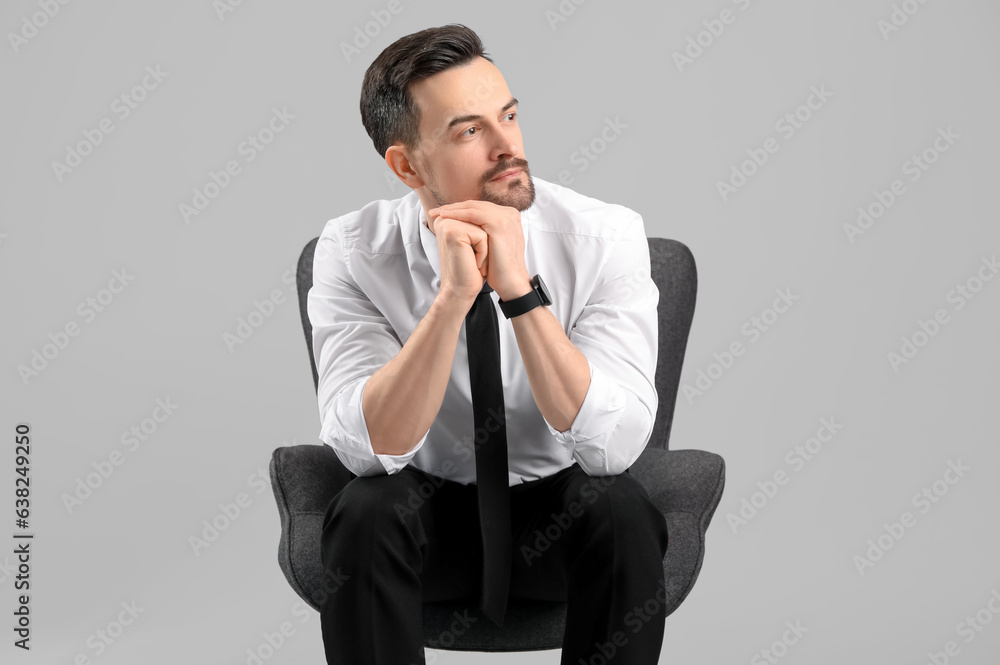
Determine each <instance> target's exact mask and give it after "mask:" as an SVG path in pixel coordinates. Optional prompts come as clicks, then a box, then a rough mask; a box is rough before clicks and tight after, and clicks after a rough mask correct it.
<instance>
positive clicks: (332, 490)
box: [269, 444, 354, 610]
mask: <svg viewBox="0 0 1000 665" xmlns="http://www.w3.org/2000/svg"><path fill="white" fill-rule="evenodd" d="M269 470H270V476H271V489H272V490H273V491H274V498H275V501H276V502H277V504H278V516H279V517H280V519H281V539H280V540H279V542H278V565H279V566H280V567H281V571H282V572H283V573H284V574H285V579H287V580H288V583H289V584H290V585H291V587H292V589H294V590H295V592H296V593H297V594H298V595H299V596H300V597H301V598H302V599H303V600H305V601H306V602H307V603H309V605H310V606H312V607H313V609H316V610H318V609H319V603H320V600H319V598H318V597H316V596H314V595H313V594H314V593H315V591H316V590H317V589H321V585H320V581H321V578H322V574H323V567H322V562H321V557H320V551H319V540H318V539H316V538H301V537H297V534H298V532H300V531H302V532H303V533H316V532H319V531H320V530H321V528H322V523H323V517H324V515H325V514H326V509H327V507H328V506H329V505H330V501H332V500H333V497H335V496H336V495H337V493H338V492H340V490H341V488H343V487H344V485H346V484H347V483H348V482H349V481H350V480H351V478H353V477H354V474H352V473H351V472H350V471H348V470H347V468H346V467H345V466H344V465H343V464H342V463H341V462H340V460H339V459H338V458H337V454H336V453H335V452H333V449H332V448H330V446H327V445H325V444H320V445H308V444H307V445H300V446H285V447H282V448H277V449H276V450H275V451H274V453H273V454H272V455H271V464H270V467H269Z"/></svg>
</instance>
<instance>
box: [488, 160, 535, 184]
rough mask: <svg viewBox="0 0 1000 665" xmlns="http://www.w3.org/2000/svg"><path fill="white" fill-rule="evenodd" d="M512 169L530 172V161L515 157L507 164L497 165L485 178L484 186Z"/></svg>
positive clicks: (506, 162)
mask: <svg viewBox="0 0 1000 665" xmlns="http://www.w3.org/2000/svg"><path fill="white" fill-rule="evenodd" d="M511 169H522V170H524V171H525V172H527V170H528V161H527V160H525V159H521V158H520V157H515V158H514V159H508V160H507V161H505V162H501V163H499V164H497V165H496V167H495V168H492V169H490V170H489V172H487V173H486V175H484V176H483V184H486V183H488V182H489V181H490V180H493V178H495V177H497V176H498V175H500V174H501V173H503V172H504V171H509V170H511Z"/></svg>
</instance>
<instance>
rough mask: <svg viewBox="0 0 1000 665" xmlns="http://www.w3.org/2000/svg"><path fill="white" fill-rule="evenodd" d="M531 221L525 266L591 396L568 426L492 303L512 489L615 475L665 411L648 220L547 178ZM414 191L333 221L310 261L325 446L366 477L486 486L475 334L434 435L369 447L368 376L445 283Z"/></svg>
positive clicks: (461, 349) (460, 356)
mask: <svg viewBox="0 0 1000 665" xmlns="http://www.w3.org/2000/svg"><path fill="white" fill-rule="evenodd" d="M532 180H533V182H534V185H535V202H534V203H533V204H532V206H531V207H530V208H528V209H527V210H525V211H524V212H522V213H521V227H522V230H523V232H524V244H525V253H524V262H525V266H526V267H527V269H528V274H530V275H535V274H541V276H542V279H543V280H545V284H546V286H547V287H548V290H549V293H550V294H551V297H552V305H550V306H549V307H550V309H551V311H552V314H553V315H554V316H555V318H556V319H557V320H558V321H559V322H560V323H561V324H562V327H563V330H564V331H565V333H566V335H567V337H569V340H570V341H571V342H572V343H573V344H574V345H575V346H576V347H577V348H578V349H579V350H580V351H581V352H582V353H583V355H584V356H585V357H586V358H587V363H588V364H589V365H590V388H589V389H588V391H587V395H586V398H585V399H584V401H583V405H582V407H581V408H580V411H579V413H578V414H577V415H576V419H575V420H574V421H573V424H572V426H571V427H570V428H569V429H568V430H566V431H564V432H560V431H558V430H556V429H554V428H553V427H552V425H551V424H549V422H548V421H547V420H545V418H544V417H543V416H542V414H541V412H540V411H539V410H538V406H537V405H536V403H535V400H534V397H533V396H532V393H531V385H530V383H529V382H528V373H527V370H526V368H525V366H524V361H523V360H522V358H521V353H520V350H519V348H518V344H517V338H516V337H515V335H514V329H513V320H509V319H507V318H506V317H505V316H504V315H503V312H502V311H501V310H500V306H499V305H498V304H497V301H498V300H499V296H498V295H497V293H496V292H495V291H494V292H493V293H492V294H491V295H492V297H493V303H494V306H495V307H496V313H497V318H498V321H499V324H500V358H501V364H502V367H501V376H502V380H503V394H504V410H505V412H506V426H507V446H508V465H509V476H508V480H509V484H510V485H515V484H518V483H522V482H527V481H530V480H537V479H539V478H544V477H546V476H549V475H552V474H554V473H556V472H558V471H560V470H562V469H564V468H566V467H568V466H570V465H572V464H573V462H574V461H576V462H577V463H578V464H579V465H580V466H581V467H582V468H583V469H584V471H585V472H586V473H587V474H589V475H591V476H607V475H617V474H620V473H622V472H623V471H625V469H627V468H628V467H629V466H631V465H632V463H633V462H635V460H636V458H638V457H639V455H640V453H642V451H643V449H644V448H645V447H646V443H647V442H648V441H649V437H650V434H651V433H652V429H653V420H654V418H655V416H656V408H657V393H656V384H655V381H654V373H655V371H656V354H657V315H656V305H657V302H658V300H659V291H658V290H657V288H656V285H655V284H654V283H653V281H652V279H651V278H650V271H649V245H648V243H647V240H646V233H645V229H644V228H643V223H642V217H641V216H639V214H637V213H636V212H634V211H632V210H629V209H628V208H625V207H623V206H620V205H614V204H608V203H603V202H601V201H598V200H596V199H592V198H589V197H586V196H583V195H582V194H578V193H577V192H574V191H572V190H570V189H566V188H565V187H561V186H559V185H556V184H554V183H550V182H546V181H544V180H540V179H538V178H532ZM424 219H425V213H424V210H423V206H422V205H421V203H420V199H419V198H418V196H417V194H416V193H415V192H412V191H411V192H410V193H409V194H407V195H406V196H404V197H402V198H400V199H396V200H394V201H384V200H383V201H374V202H372V203H370V204H368V205H366V206H365V207H363V208H362V209H361V210H358V211H355V212H352V213H349V214H347V215H344V216H342V217H338V218H336V219H331V220H330V221H329V222H327V223H326V226H325V227H324V228H323V232H322V234H321V235H320V238H319V241H318V242H317V244H316V253H315V256H314V262H313V286H312V289H310V291H309V295H308V314H309V320H310V321H311V322H312V328H313V352H314V354H315V357H316V367H317V371H318V373H319V389H318V400H319V412H320V419H321V421H322V427H321V430H320V435H319V437H320V439H321V440H322V441H323V442H324V443H326V444H327V445H329V446H331V447H332V448H333V449H334V451H335V452H336V454H337V457H339V458H340V461H341V462H343V463H344V465H345V466H346V467H347V468H348V469H349V470H350V471H352V472H353V473H354V474H355V475H358V476H374V475H380V474H382V475H384V474H392V473H396V472H398V471H399V470H400V469H402V468H403V467H405V466H406V465H407V464H412V465H413V466H415V467H416V468H418V469H420V470H422V471H425V472H427V473H430V474H432V475H434V476H438V477H441V478H447V479H448V480H452V481H455V482H458V483H461V484H468V483H470V482H475V479H476V466H475V452H474V451H475V447H474V446H475V444H474V428H475V422H474V416H473V409H472V398H471V391H470V387H469V359H468V349H467V346H466V329H465V324H464V323H463V324H462V327H461V330H460V332H459V338H458V344H457V347H456V350H455V359H454V362H453V363H452V368H451V377H450V378H449V380H448V387H447V389H446V391H445V395H444V401H443V403H442V405H441V410H440V411H439V412H438V415H437V417H436V418H435V420H434V423H433V424H432V425H431V427H430V429H429V430H428V431H427V432H426V433H424V435H423V437H422V438H421V439H420V440H419V441H418V442H416V445H415V446H414V447H413V449H412V450H410V451H409V452H407V453H404V454H402V455H388V454H376V453H375V452H374V451H373V449H372V443H371V439H370V438H369V433H368V426H367V424H366V422H365V414H364V411H363V410H362V407H361V404H362V402H361V397H362V394H363V393H364V389H365V385H366V384H367V382H368V379H369V378H370V377H371V375H372V374H374V373H375V372H376V371H377V370H378V369H379V368H381V367H382V366H383V365H385V363H387V362H388V361H389V360H391V359H392V358H393V357H394V356H395V355H396V354H397V353H398V352H399V351H400V349H402V346H403V344H405V343H406V340H407V339H408V338H409V337H410V334H411V333H412V332H413V330H414V328H416V326H417V324H418V323H419V322H420V320H421V319H422V318H423V317H424V315H425V314H426V313H427V310H428V309H429V308H430V306H431V302H432V301H433V300H434V297H435V296H436V295H437V293H438V290H439V288H440V286H441V264H440V261H439V256H438V247H437V238H436V237H435V236H434V234H433V233H431V231H430V229H428V228H427V227H425V226H424V224H423V220H424Z"/></svg>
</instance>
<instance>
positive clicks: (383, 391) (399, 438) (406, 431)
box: [361, 298, 468, 455]
mask: <svg viewBox="0 0 1000 665" xmlns="http://www.w3.org/2000/svg"><path fill="white" fill-rule="evenodd" d="M467 310H468V307H466V308H465V311H463V310H462V306H461V305H458V304H454V303H452V302H450V301H446V300H444V299H442V298H435V300H434V302H433V303H432V304H431V307H430V309H429V310H428V311H427V314H425V315H424V318H423V319H421V321H420V323H418V324H417V327H416V328H414V330H413V333H412V334H411V335H410V337H409V338H408V339H407V340H406V343H405V344H404V345H403V348H402V349H400V351H399V353H397V354H396V356H395V357H394V358H392V360H390V361H389V362H387V363H386V364H385V365H383V366H382V367H381V368H379V370H378V371H377V372H375V374H373V375H372V377H371V378H370V379H369V380H368V383H367V385H366V386H365V391H364V395H363V397H362V400H361V405H362V409H363V410H364V414H365V420H366V422H367V423H368V436H369V438H370V439H371V442H372V448H373V449H374V451H375V453H377V454H388V455H401V454H403V453H406V452H409V451H410V450H412V449H413V447H414V446H416V445H417V442H418V441H420V438H421V437H422V436H423V435H424V433H425V432H426V431H427V430H428V429H430V426H431V425H432V424H433V423H434V419H435V418H437V414H438V412H439V411H440V410H441V404H442V402H443V401H444V393H445V390H446V389H447V387H448V379H449V377H450V376H451V367H452V364H453V362H454V360H455V348H456V346H457V345H458V335H459V331H460V330H461V328H462V322H463V321H464V319H465V313H466V311H467Z"/></svg>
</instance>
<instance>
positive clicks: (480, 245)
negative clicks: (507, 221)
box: [469, 233, 490, 269]
mask: <svg viewBox="0 0 1000 665" xmlns="http://www.w3.org/2000/svg"><path fill="white" fill-rule="evenodd" d="M477 235H481V236H482V237H479V238H476V237H473V236H472V235H470V236H469V239H470V240H472V243H473V249H474V250H476V257H477V259H478V261H477V262H478V263H479V268H480V269H482V267H483V266H484V265H486V260H487V258H488V257H489V251H490V250H489V237H488V236H487V235H486V234H485V233H482V234H477Z"/></svg>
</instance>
